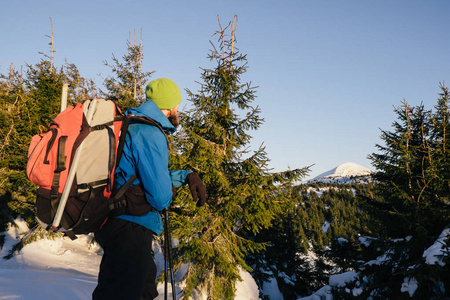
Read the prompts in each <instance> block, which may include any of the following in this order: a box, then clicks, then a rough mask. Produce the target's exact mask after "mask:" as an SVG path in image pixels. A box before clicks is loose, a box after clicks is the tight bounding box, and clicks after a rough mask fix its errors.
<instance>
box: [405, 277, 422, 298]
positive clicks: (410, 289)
mask: <svg viewBox="0 0 450 300" xmlns="http://www.w3.org/2000/svg"><path fill="white" fill-rule="evenodd" d="M418 286H419V284H418V282H417V280H416V279H415V278H409V277H406V278H405V280H404V281H403V283H402V287H401V289H400V291H401V292H402V293H408V294H409V296H410V297H412V296H413V295H414V292H415V291H416V290H417V287H418Z"/></svg>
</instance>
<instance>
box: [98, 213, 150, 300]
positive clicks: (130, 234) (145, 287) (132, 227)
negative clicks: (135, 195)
mask: <svg viewBox="0 0 450 300" xmlns="http://www.w3.org/2000/svg"><path fill="white" fill-rule="evenodd" d="M95 239H96V241H97V242H98V243H99V244H100V246H102V248H103V251H104V254H103V258H102V262H101V263H100V272H99V275H98V284H97V287H96V288H95V290H94V292H93V294H92V299H93V300H103V299H109V300H112V299H117V300H119V299H124V300H134V299H136V300H140V299H154V298H156V296H158V291H157V289H156V282H155V280H156V264H155V261H154V258H153V250H152V239H153V233H152V232H151V231H150V230H148V229H147V228H145V227H142V226H140V225H137V224H135V223H132V222H129V221H126V220H122V219H117V218H111V219H110V220H108V222H106V224H105V225H104V226H103V228H102V229H101V230H100V231H99V232H96V233H95Z"/></svg>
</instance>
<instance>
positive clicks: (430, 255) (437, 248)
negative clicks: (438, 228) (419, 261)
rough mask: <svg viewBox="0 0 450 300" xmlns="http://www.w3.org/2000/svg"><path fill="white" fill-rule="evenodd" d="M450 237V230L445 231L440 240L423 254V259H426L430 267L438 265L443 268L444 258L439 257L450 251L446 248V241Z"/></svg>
mask: <svg viewBox="0 0 450 300" xmlns="http://www.w3.org/2000/svg"><path fill="white" fill-rule="evenodd" d="M448 237H450V228H447V229H445V230H444V231H443V232H442V233H441V235H440V236H439V238H438V239H437V240H436V242H434V244H433V245H431V247H429V248H428V249H427V250H425V252H424V253H423V257H425V262H426V263H427V264H429V265H435V264H436V263H437V264H439V265H441V266H443V265H444V263H443V262H442V258H440V257H439V256H441V255H444V252H445V251H447V252H448V250H449V249H446V248H445V247H444V241H445V239H447V238H448Z"/></svg>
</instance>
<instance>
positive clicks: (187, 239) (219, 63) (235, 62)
mask: <svg viewBox="0 0 450 300" xmlns="http://www.w3.org/2000/svg"><path fill="white" fill-rule="evenodd" d="M219 25H220V22H219ZM230 25H231V34H227V33H228V32H229V29H230ZM230 25H229V26H227V27H226V28H222V27H221V28H220V30H219V31H218V32H217V35H218V43H217V46H215V45H214V44H212V45H213V49H212V50H211V52H210V53H209V55H208V58H209V59H210V61H213V62H215V63H216V65H215V66H214V67H213V68H210V69H207V68H205V69H202V70H203V73H202V75H201V79H202V83H201V86H200V90H199V91H198V92H197V93H194V92H191V91H190V90H188V91H187V92H188V95H189V97H190V101H191V103H192V108H191V109H190V110H188V111H186V112H184V113H181V114H180V120H181V124H182V127H183V129H182V131H181V133H180V134H179V135H178V136H177V143H176V147H174V148H173V153H172V154H177V155H174V156H173V157H172V158H173V159H172V166H171V167H173V168H174V169H180V168H181V169H187V170H194V171H197V172H198V173H199V174H200V175H201V177H202V178H203V181H204V183H205V185H206V187H207V193H208V198H207V203H206V205H205V206H204V207H202V208H200V209H197V208H195V203H192V200H190V196H189V194H188V192H187V189H184V190H181V191H179V196H178V197H177V198H176V200H175V201H174V204H173V207H172V214H171V220H172V228H173V233H174V236H176V237H178V239H179V245H178V247H177V253H178V255H179V258H180V261H181V262H185V263H187V266H188V268H187V269H188V270H187V273H186V278H185V279H186V288H185V294H184V297H185V298H188V297H189V296H190V295H191V294H192V292H193V290H194V289H196V288H197V287H198V288H200V289H202V290H203V291H204V292H205V293H206V294H207V295H208V296H209V297H210V299H225V298H226V299H230V298H233V295H234V290H235V284H236V281H237V280H240V279H241V277H240V275H239V270H240V269H244V270H249V267H248V266H247V265H246V263H245V261H244V256H245V255H246V254H247V253H249V252H254V251H258V250H261V249H262V248H263V246H264V245H263V244H260V243H256V242H254V241H252V240H251V236H252V235H254V234H257V233H258V232H259V231H260V230H261V229H262V228H267V227H269V226H270V225H271V222H272V220H273V218H274V216H275V213H276V212H278V211H279V210H280V202H283V201H287V200H288V195H287V194H286V189H282V186H283V185H284V184H288V183H289V182H292V181H294V180H297V179H299V178H300V177H301V176H303V175H304V174H305V172H306V169H296V170H292V171H286V172H282V173H276V174H274V173H271V172H270V170H269V169H268V166H267V164H268V161H269V159H268V158H267V154H266V152H265V150H264V148H263V147H260V148H259V149H258V150H256V151H253V152H252V153H251V152H250V151H249V150H248V149H249V148H250V146H251V145H250V139H251V136H250V135H249V133H248V131H249V130H257V129H258V127H259V126H260V125H261V124H262V122H263V119H262V118H261V117H260V109H259V107H258V106H256V107H255V106H253V105H252V102H253V101H254V100H255V88H254V87H252V86H251V84H250V83H241V80H242V76H243V74H244V73H245V72H246V71H247V57H246V55H243V54H241V53H239V51H238V50H237V48H236V47H235V43H236V39H235V30H236V28H235V25H237V19H236V18H235V19H234V20H233V22H232V23H231V24H230ZM279 184H280V185H279Z"/></svg>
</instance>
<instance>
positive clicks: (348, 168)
mask: <svg viewBox="0 0 450 300" xmlns="http://www.w3.org/2000/svg"><path fill="white" fill-rule="evenodd" d="M370 173H372V171H371V170H369V169H367V168H366V167H363V166H360V165H358V164H355V163H352V162H346V163H343V164H341V165H339V166H337V167H336V168H334V169H331V170H330V171H328V172H325V173H322V174H320V175H319V176H316V177H315V178H314V179H312V181H318V180H333V179H339V178H351V177H360V176H367V175H369V174H370Z"/></svg>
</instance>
